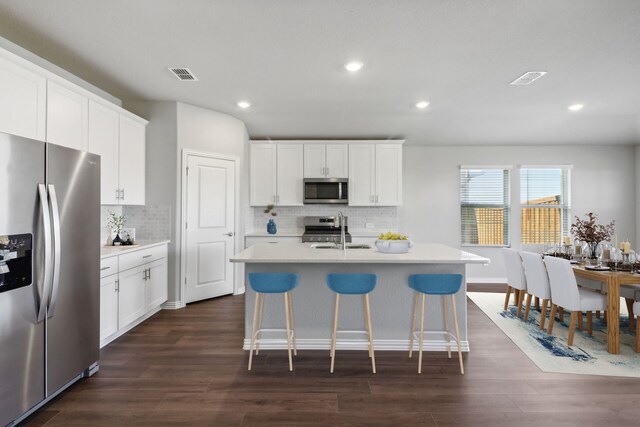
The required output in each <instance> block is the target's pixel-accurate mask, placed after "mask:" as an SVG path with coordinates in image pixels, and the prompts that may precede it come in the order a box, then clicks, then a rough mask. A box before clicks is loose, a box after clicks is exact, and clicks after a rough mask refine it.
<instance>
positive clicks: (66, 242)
mask: <svg viewBox="0 0 640 427" xmlns="http://www.w3.org/2000/svg"><path fill="white" fill-rule="evenodd" d="M99 234H100V157H99V156H96V155H94V154H89V153H86V152H81V151H77V150H72V149H69V148H65V147H61V146H57V145H53V144H46V143H44V142H40V141H35V140H31V139H27V138H22V137H17V136H13V135H7V134H4V133H0V426H5V425H11V424H13V423H14V421H16V420H20V419H22V418H23V417H24V416H25V414H28V413H30V412H31V411H33V410H34V409H35V408H38V407H39V406H42V404H43V403H45V402H46V401H48V400H49V399H51V398H52V397H54V396H55V395H56V394H58V393H59V392H60V391H62V390H64V389H65V388H66V387H68V386H69V385H71V384H72V383H73V382H74V381H77V380H78V379H80V378H82V377H83V376H87V375H92V374H93V372H95V371H96V370H97V362H98V359H99V355H100V351H99V345H100V344H99V326H100V313H99V310H100V279H99V269H100V267H99V263H100V248H99V244H100V243H99V242H100V236H99Z"/></svg>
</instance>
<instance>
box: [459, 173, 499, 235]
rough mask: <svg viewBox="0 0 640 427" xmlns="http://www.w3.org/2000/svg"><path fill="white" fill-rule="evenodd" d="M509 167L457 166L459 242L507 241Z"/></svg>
mask: <svg viewBox="0 0 640 427" xmlns="http://www.w3.org/2000/svg"><path fill="white" fill-rule="evenodd" d="M509 206H510V200H509V169H507V168H480V167H478V168H476V167H461V168H460V218H461V232H462V233H461V235H462V244H463V245H486V246H508V245H509Z"/></svg>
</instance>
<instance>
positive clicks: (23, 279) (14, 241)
mask: <svg viewBox="0 0 640 427" xmlns="http://www.w3.org/2000/svg"><path fill="white" fill-rule="evenodd" d="M32 247H33V236H32V235H31V234H13V235H0V293H2V292H7V291H10V290H13V289H18V288H22V287H24V286H29V285H30V284H31V281H32V280H31V274H32V273H31V272H32V271H33V268H32V260H33V251H32Z"/></svg>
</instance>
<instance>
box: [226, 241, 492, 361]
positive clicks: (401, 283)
mask: <svg viewBox="0 0 640 427" xmlns="http://www.w3.org/2000/svg"><path fill="white" fill-rule="evenodd" d="M313 246H314V245H313V244H311V243H272V244H270V243H264V244H256V245H253V246H251V247H249V248H247V249H245V250H244V251H242V252H240V253H238V254H236V255H235V256H234V257H233V258H232V259H231V262H237V263H244V264H245V274H248V273H251V272H291V273H297V274H299V276H300V284H299V286H298V287H297V288H296V289H294V290H293V291H292V299H293V309H294V316H295V331H296V337H297V339H296V341H297V346H298V349H316V350H317V349H329V347H330V342H331V325H332V321H333V308H334V300H335V294H334V293H333V292H332V291H331V290H330V289H329V288H328V287H327V285H326V279H325V278H326V275H327V274H329V273H375V274H376V275H377V276H378V284H377V286H376V289H375V290H374V291H373V292H372V293H371V295H370V300H371V321H372V326H373V337H374V347H375V349H376V350H408V348H409V331H410V328H411V314H412V311H413V303H414V298H415V296H414V294H415V293H414V291H412V290H411V289H409V287H408V286H407V278H408V277H409V275H411V274H419V273H455V274H462V275H463V276H464V275H465V265H466V264H488V263H489V259H487V258H483V257H480V256H477V255H474V254H471V253H469V252H465V251H461V250H459V249H455V248H451V247H448V246H444V245H438V244H415V245H414V246H413V248H411V250H410V251H409V252H408V253H404V254H389V253H381V252H378V251H377V249H376V248H375V247H373V248H370V249H347V250H346V251H342V250H340V249H325V248H315V247H313ZM245 282H246V286H245V287H246V303H245V338H244V348H245V349H248V348H249V341H250V336H251V322H252V316H253V306H254V302H255V292H253V291H252V290H251V287H250V286H249V285H248V281H247V280H245ZM457 296H458V298H456V303H457V308H458V314H459V320H460V338H461V345H462V349H463V351H469V341H468V339H467V302H466V297H465V296H466V282H465V283H464V284H463V286H462V288H461V289H460V291H459V292H458V294H457ZM265 300H266V302H265V306H264V307H265V308H264V315H263V316H264V317H263V322H262V327H263V328H281V329H282V328H284V324H285V319H284V304H283V298H282V295H266V298H265ZM340 306H341V309H340V327H339V329H340V330H364V329H365V326H364V315H363V306H362V299H361V298H360V297H358V296H346V297H345V298H341V301H340ZM443 329H444V317H443V308H442V299H441V297H427V307H426V314H425V330H443ZM339 337H340V339H341V341H340V343H339V345H338V349H361V350H364V349H366V348H367V339H366V335H364V334H363V335H352V334H349V335H339ZM260 348H262V349H286V348H287V341H286V339H285V336H284V334H282V333H281V334H277V335H269V334H268V333H265V334H264V336H263V340H262V343H261V345H260ZM416 348H417V343H416ZM425 350H427V351H434V350H435V351H446V350H447V345H446V340H445V339H444V337H439V336H438V335H433V336H430V337H429V340H428V341H426V342H425Z"/></svg>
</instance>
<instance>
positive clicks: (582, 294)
mask: <svg viewBox="0 0 640 427" xmlns="http://www.w3.org/2000/svg"><path fill="white" fill-rule="evenodd" d="M544 264H545V265H546V266H547V273H548V275H549V285H550V287H551V314H550V316H549V330H548V331H547V333H548V334H549V335H551V333H552V332H553V321H554V317H555V314H556V310H557V309H558V307H563V308H564V309H565V310H567V311H570V312H571V320H570V323H569V339H568V340H567V343H568V344H569V345H570V346H571V345H573V335H574V333H575V330H576V321H577V320H578V315H580V318H582V312H583V311H586V312H587V328H588V332H589V335H591V333H592V332H593V324H592V322H593V319H592V314H593V312H594V311H596V310H604V309H605V308H606V307H607V297H606V296H605V295H603V294H600V293H597V292H593V291H590V290H587V289H581V288H579V287H578V283H577V282H576V276H575V274H574V273H573V268H572V267H571V263H570V262H569V261H568V260H566V259H562V258H556V257H550V256H548V257H545V258H544Z"/></svg>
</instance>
